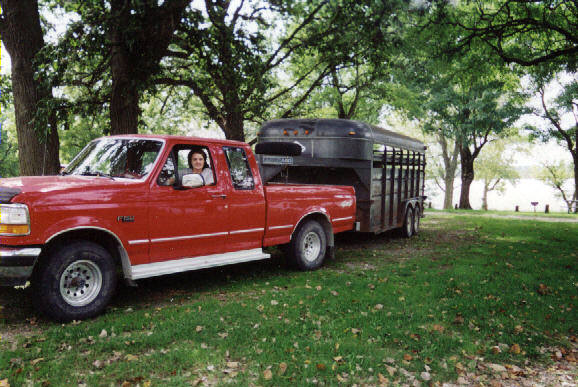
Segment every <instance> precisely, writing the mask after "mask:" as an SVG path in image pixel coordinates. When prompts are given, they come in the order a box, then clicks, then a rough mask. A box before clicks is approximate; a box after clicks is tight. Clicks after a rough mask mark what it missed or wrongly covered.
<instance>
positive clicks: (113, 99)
mask: <svg viewBox="0 0 578 387" xmlns="http://www.w3.org/2000/svg"><path fill="white" fill-rule="evenodd" d="M130 11H131V8H130V6H129V4H127V3H126V1H124V0H116V1H111V15H112V20H113V21H112V28H111V30H110V41H111V44H112V47H111V58H110V71H111V74H112V90H111V95H110V134H112V135H115V134H129V133H138V118H139V106H138V102H139V95H138V91H137V89H136V79H134V78H135V77H134V73H135V70H137V69H136V68H135V63H133V61H131V55H130V52H129V50H128V49H127V47H126V42H125V36H124V31H123V28H125V27H126V26H128V25H129V24H130V21H129V18H130Z"/></svg>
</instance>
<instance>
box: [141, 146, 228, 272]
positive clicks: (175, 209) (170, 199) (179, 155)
mask: <svg viewBox="0 0 578 387" xmlns="http://www.w3.org/2000/svg"><path fill="white" fill-rule="evenodd" d="M199 151H201V152H203V154H204V155H205V156H206V168H209V171H208V170H207V169H206V168H205V169H204V170H203V173H202V175H203V176H204V179H205V180H206V183H207V185H204V186H201V187H198V188H183V187H181V186H180V181H181V179H182V177H183V175H185V174H189V173H192V166H191V165H190V163H189V159H190V156H191V154H192V152H195V153H198V152H199ZM213 160H214V152H213V150H212V149H211V148H210V147H207V146H195V145H190V144H178V145H175V146H174V147H173V148H172V149H171V152H170V154H169V155H168V156H167V157H166V159H165V161H164V164H163V168H162V170H161V171H160V173H159V174H158V176H157V178H156V180H155V181H154V183H153V184H152V186H151V191H150V198H151V199H150V203H149V205H150V208H149V230H150V231H149V235H150V237H149V239H150V257H151V262H158V261H165V260H171V259H181V258H191V257H197V256H205V255H211V254H218V253H224V252H225V251H226V250H227V247H226V243H227V234H228V233H227V218H228V209H227V201H226V200H224V198H226V184H225V182H224V181H222V180H223V179H222V178H219V176H218V175H217V174H216V173H215V172H216V170H215V168H214V164H213ZM211 175H212V177H213V181H212V182H211V179H210V178H208V177H207V176H211Z"/></svg>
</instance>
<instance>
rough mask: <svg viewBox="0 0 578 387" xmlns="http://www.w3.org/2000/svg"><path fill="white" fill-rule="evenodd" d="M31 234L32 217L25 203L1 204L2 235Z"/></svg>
mask: <svg viewBox="0 0 578 387" xmlns="http://www.w3.org/2000/svg"><path fill="white" fill-rule="evenodd" d="M28 234H30V217H29V215H28V207H27V206H26V205H25V204H0V235H28Z"/></svg>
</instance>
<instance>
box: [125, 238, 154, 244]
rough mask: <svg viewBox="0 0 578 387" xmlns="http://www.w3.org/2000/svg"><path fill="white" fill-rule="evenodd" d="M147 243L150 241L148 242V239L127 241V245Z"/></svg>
mask: <svg viewBox="0 0 578 387" xmlns="http://www.w3.org/2000/svg"><path fill="white" fill-rule="evenodd" d="M149 242H150V240H148V239H138V240H135V241H128V244H129V245H141V244H143V243H149Z"/></svg>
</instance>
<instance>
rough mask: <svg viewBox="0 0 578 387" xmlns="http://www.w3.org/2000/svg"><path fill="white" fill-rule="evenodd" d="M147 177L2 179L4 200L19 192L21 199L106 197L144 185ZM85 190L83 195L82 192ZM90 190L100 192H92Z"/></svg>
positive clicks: (31, 177) (57, 199)
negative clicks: (143, 178) (143, 179)
mask: <svg viewBox="0 0 578 387" xmlns="http://www.w3.org/2000/svg"><path fill="white" fill-rule="evenodd" d="M141 184H143V181H141V180H131V179H122V178H115V179H114V180H113V179H110V178H107V177H98V176H26V177H13V178H5V179H0V201H1V202H4V203H6V202H8V201H9V200H10V199H12V198H13V197H15V196H17V198H16V200H15V201H17V202H29V201H36V200H39V199H40V198H41V200H40V201H42V202H44V204H46V202H59V201H61V200H73V201H74V202H76V203H78V202H83V203H86V202H87V201H95V200H99V201H101V202H102V201H106V199H107V197H109V195H103V194H104V193H107V192H111V191H119V190H123V191H124V190H125V189H129V190H130V187H136V186H139V187H140V186H141ZM79 192H82V195H81V194H79ZM90 193H98V194H96V195H91V194H90Z"/></svg>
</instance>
